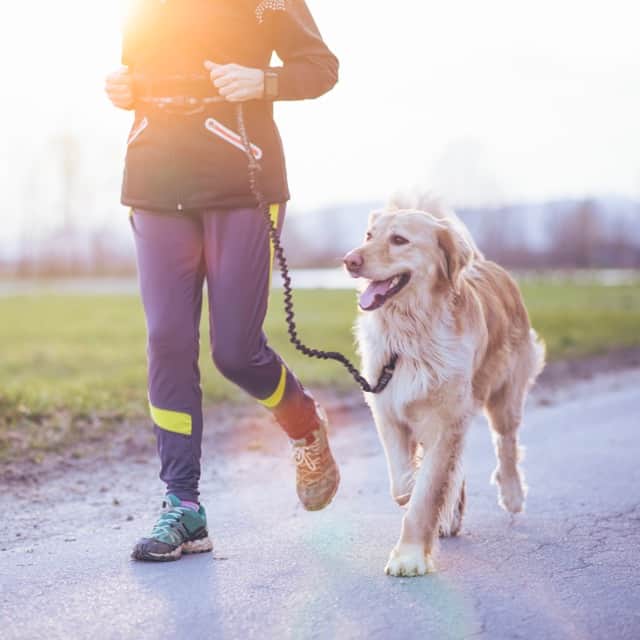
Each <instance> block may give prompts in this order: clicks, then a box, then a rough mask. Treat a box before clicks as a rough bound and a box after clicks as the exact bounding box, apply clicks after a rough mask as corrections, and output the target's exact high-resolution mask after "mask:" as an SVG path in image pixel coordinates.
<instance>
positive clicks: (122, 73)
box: [104, 66, 133, 109]
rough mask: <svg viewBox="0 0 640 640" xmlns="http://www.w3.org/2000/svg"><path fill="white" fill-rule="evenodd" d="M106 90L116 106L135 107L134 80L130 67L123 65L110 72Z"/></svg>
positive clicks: (122, 107) (121, 107)
mask: <svg viewBox="0 0 640 640" xmlns="http://www.w3.org/2000/svg"><path fill="white" fill-rule="evenodd" d="M104 90H105V91H106V92H107V96H108V98H109V100H111V102H112V104H113V105H114V106H116V107H118V108H120V109H131V108H132V107H133V80H132V78H131V74H130V73H129V69H128V67H125V66H122V67H120V68H119V69H117V70H116V71H113V72H112V73H110V74H109V75H108V76H107V79H106V82H105V87H104Z"/></svg>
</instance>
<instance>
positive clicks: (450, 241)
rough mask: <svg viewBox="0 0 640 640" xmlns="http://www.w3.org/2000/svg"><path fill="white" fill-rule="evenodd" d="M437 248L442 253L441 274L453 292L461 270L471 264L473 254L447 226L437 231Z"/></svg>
mask: <svg viewBox="0 0 640 640" xmlns="http://www.w3.org/2000/svg"><path fill="white" fill-rule="evenodd" d="M437 234H438V248H439V249H440V251H441V252H442V263H441V266H442V274H443V276H444V277H445V278H446V279H447V280H448V281H449V284H450V285H451V287H452V288H453V290H454V291H456V292H457V291H458V289H459V287H458V279H459V277H460V274H461V273H462V270H463V269H464V268H465V267H466V266H467V265H468V264H469V263H470V262H471V259H472V257H473V252H472V250H471V247H470V246H469V245H468V243H467V242H466V241H465V240H464V238H462V236H461V235H460V234H459V233H458V232H457V231H455V229H453V228H451V227H450V226H449V225H445V226H443V227H442V228H441V229H439V230H438V232H437Z"/></svg>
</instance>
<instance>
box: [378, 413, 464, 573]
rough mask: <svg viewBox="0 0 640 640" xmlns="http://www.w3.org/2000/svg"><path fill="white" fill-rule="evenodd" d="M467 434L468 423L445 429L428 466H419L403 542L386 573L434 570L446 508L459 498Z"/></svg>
mask: <svg viewBox="0 0 640 640" xmlns="http://www.w3.org/2000/svg"><path fill="white" fill-rule="evenodd" d="M465 431H466V421H462V422H460V423H458V424H456V425H452V426H451V427H445V428H443V429H442V432H441V434H440V437H439V438H438V440H437V442H436V443H435V445H434V446H433V448H432V450H431V451H430V452H429V464H425V463H423V464H422V465H421V466H420V469H419V470H418V472H417V474H416V483H415V487H414V489H413V493H412V494H411V499H410V500H409V505H408V508H407V512H406V513H405V515H404V518H403V520H402V531H401V533H400V539H399V540H398V543H397V544H396V546H395V547H394V548H393V550H392V551H391V554H390V556H389V561H388V562H387V566H386V567H385V572H386V573H387V574H389V575H393V576H417V575H423V574H425V573H428V572H430V571H433V561H432V552H433V550H434V546H435V543H436V540H437V537H438V532H439V526H440V523H441V521H442V516H443V513H444V510H445V507H446V506H447V505H448V504H449V503H450V501H453V502H454V503H455V501H456V499H457V498H458V497H459V493H458V491H459V490H460V484H458V483H457V480H458V478H461V475H462V474H461V456H462V447H463V441H464V433H465ZM425 462H426V460H425ZM452 496H453V497H452Z"/></svg>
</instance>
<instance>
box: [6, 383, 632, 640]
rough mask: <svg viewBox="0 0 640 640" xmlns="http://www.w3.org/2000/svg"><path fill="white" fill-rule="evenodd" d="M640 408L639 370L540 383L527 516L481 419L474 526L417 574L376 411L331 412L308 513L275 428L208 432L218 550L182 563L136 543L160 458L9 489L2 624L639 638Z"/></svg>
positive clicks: (209, 497)
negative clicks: (499, 476)
mask: <svg viewBox="0 0 640 640" xmlns="http://www.w3.org/2000/svg"><path fill="white" fill-rule="evenodd" d="M639 415H640V371H636V372H626V373H623V374H617V375H615V376H603V377H599V378H597V379H595V380H592V381H590V382H584V383H580V384H578V385H573V386H572V387H570V388H565V389H563V390H561V391H560V392H557V393H555V394H551V395H549V394H547V393H546V392H544V393H538V394H537V396H535V397H534V399H533V400H532V401H531V402H530V404H529V407H528V411H527V413H526V418H525V426H524V428H523V430H522V440H523V443H524V444H525V445H526V447H527V456H526V460H525V463H524V466H525V470H526V474H527V479H528V483H529V485H530V494H529V500H528V503H527V511H526V513H524V514H523V515H521V516H519V517H517V518H516V519H515V520H512V519H511V518H510V516H508V515H507V514H506V513H504V512H503V511H501V510H500V509H499V507H498V506H497V503H496V494H495V488H494V487H493V486H490V485H489V482H488V480H489V476H490V473H491V471H492V469H493V466H494V460H493V451H492V447H491V443H490V439H489V435H488V432H487V429H486V426H485V424H484V419H483V418H479V419H478V420H477V423H476V424H474V426H473V428H472V429H471V432H470V434H469V436H470V437H469V439H468V443H467V448H466V453H465V460H466V469H467V488H468V496H469V500H468V511H467V515H466V519H465V523H464V526H463V531H462V535H461V536H460V537H459V538H457V539H451V540H445V541H444V542H443V543H442V544H441V548H440V552H439V555H438V557H437V565H438V569H439V571H438V573H436V574H434V575H430V576H427V577H423V578H403V579H398V578H391V577H387V576H385V575H384V573H383V567H384V564H385V560H386V558H387V554H388V552H389V550H390V549H391V547H392V546H393V544H394V542H395V540H396V537H397V534H398V528H399V523H400V518H401V513H402V512H401V510H400V509H399V508H398V507H397V506H395V504H394V503H393V502H392V500H391V498H390V497H389V495H388V489H387V480H386V470H385V464H384V460H383V457H382V453H381V449H380V446H379V444H378V441H377V437H376V435H375V432H374V429H373V426H372V423H371V420H370V418H369V416H368V414H367V412H366V411H365V410H363V409H359V410H355V411H350V412H346V413H342V414H340V415H336V416H334V418H335V421H336V422H337V423H338V426H337V428H336V429H335V433H334V438H333V441H334V448H335V450H336V457H337V459H338V461H339V463H340V465H341V468H342V477H343V484H342V487H341V490H340V492H339V493H338V495H337V497H336V500H335V502H334V504H333V505H331V506H330V507H329V508H328V509H326V510H325V511H323V512H319V513H313V514H310V513H306V512H304V511H303V510H302V509H301V508H300V507H298V506H297V504H296V500H295V494H294V489H293V468H292V467H291V466H290V463H289V462H288V460H287V459H286V446H285V445H286V442H285V441H284V439H283V438H282V437H281V436H280V435H279V434H278V433H277V432H276V431H275V430H274V429H273V428H272V427H269V428H267V429H263V428H262V427H260V426H259V425H252V424H249V425H247V424H242V425H241V424H238V425H236V427H237V430H235V431H234V430H233V428H227V429H226V431H224V432H220V433H218V432H217V431H216V428H215V427H211V429H210V434H209V436H208V439H207V443H206V447H205V451H206V462H205V470H204V483H203V500H204V502H205V505H206V506H207V507H208V510H209V515H210V525H211V531H212V534H213V537H214V543H215V547H216V548H215V552H214V554H213V555H211V554H206V555H201V556H191V557H185V558H183V559H182V560H180V561H179V562H176V563H171V564H162V565H149V564H140V563H134V562H132V561H130V560H129V558H128V554H129V550H130V547H131V545H132V543H133V542H134V540H135V538H136V537H137V536H139V535H141V534H143V533H145V532H146V531H148V529H149V527H150V526H151V524H152V522H153V519H154V517H155V514H156V512H157V507H158V500H159V499H160V497H161V486H160V484H159V482H158V481H157V480H156V479H155V465H154V462H153V456H151V455H149V454H148V453H147V454H145V455H144V456H140V455H138V456H133V457H129V458H127V459H125V460H112V461H111V462H110V463H108V464H107V463H106V462H104V461H101V462H96V464H95V465H94V466H93V468H91V467H90V468H89V469H87V467H86V466H85V467H84V468H83V469H81V470H71V471H68V472H67V473H65V474H58V475H54V476H52V477H50V478H46V479H44V480H43V481H42V482H40V483H38V484H37V485H32V484H26V485H20V484H12V485H10V486H9V487H7V488H6V489H4V490H3V491H2V495H1V496H0V512H1V513H2V517H1V521H0V540H1V542H0V548H1V549H2V550H1V551H0V621H1V623H2V624H1V627H0V636H1V637H2V638H3V639H4V640H9V639H13V638H34V639H35V638H38V639H41V638H47V639H55V638H65V639H70V638H71V639H76V638H91V639H93V640H97V639H102V638H135V639H141V640H142V639H146V638H150V639H151V638H153V639H154V640H159V639H174V638H175V639H182V638H189V639H190V640H196V639H198V638H207V639H210V638H243V639H245V638H260V639H264V638H267V639H268V638H277V639H281V638H296V639H297V638H322V639H324V638H339V639H342V638H394V639H395V638H399V639H405V638H407V639H409V638H421V639H422V638H435V639H439V638H490V639H500V638H526V639H527V640H536V639H538V638H553V639H558V638H571V639H583V638H615V639H616V640H623V639H626V638H629V639H632V638H634V639H637V638H639V637H640V553H639V550H640V488H639V487H640V464H638V454H639V453H640V428H639V427H640V420H639ZM211 419H213V418H211Z"/></svg>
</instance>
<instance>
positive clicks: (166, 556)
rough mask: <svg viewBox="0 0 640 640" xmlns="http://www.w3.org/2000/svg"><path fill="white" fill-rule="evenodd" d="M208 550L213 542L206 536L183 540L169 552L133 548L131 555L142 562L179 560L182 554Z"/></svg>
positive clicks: (211, 549)
mask: <svg viewBox="0 0 640 640" xmlns="http://www.w3.org/2000/svg"><path fill="white" fill-rule="evenodd" d="M208 551H213V543H212V542H211V540H210V538H209V537H208V536H207V537H205V538H200V539H199V540H189V541H188V542H183V543H182V544H181V545H180V546H179V547H176V548H175V549H174V550H173V551H171V552H170V553H152V552H150V551H141V550H138V549H134V550H133V553H132V555H131V557H132V558H133V559H134V560H141V561H143V562H174V561H175V560H180V558H181V557H182V554H185V555H189V554H192V553H207V552H208Z"/></svg>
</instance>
